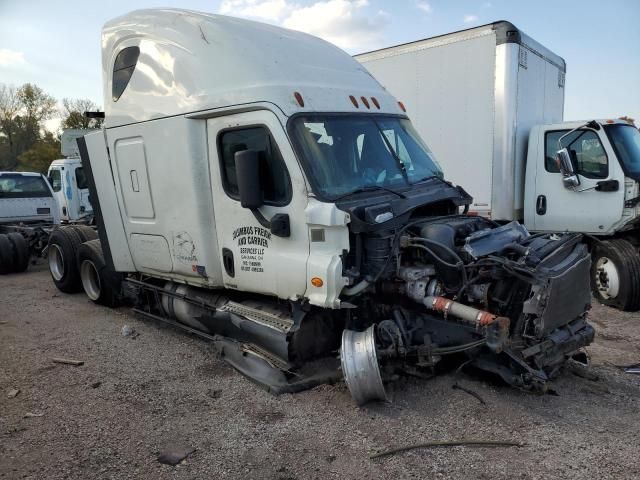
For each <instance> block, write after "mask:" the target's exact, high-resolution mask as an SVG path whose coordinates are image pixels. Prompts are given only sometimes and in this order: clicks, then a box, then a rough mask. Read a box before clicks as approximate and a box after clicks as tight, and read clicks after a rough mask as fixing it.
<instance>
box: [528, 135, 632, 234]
mask: <svg viewBox="0 0 640 480" xmlns="http://www.w3.org/2000/svg"><path fill="white" fill-rule="evenodd" d="M568 131H569V130H550V131H546V132H544V157H543V158H542V160H540V155H538V156H537V158H536V160H537V161H538V164H537V166H536V182H535V197H534V201H535V205H534V206H533V209H534V214H533V217H534V229H535V230H537V231H555V232H563V231H570V232H585V233H592V234H603V233H606V232H607V231H609V230H610V229H611V228H612V227H613V225H614V224H615V223H616V222H618V221H619V220H620V216H621V214H622V208H623V206H624V173H623V172H622V168H621V167H620V165H619V164H618V162H617V161H616V160H615V159H616V156H615V154H614V152H613V151H612V149H611V146H610V144H609V142H608V141H606V140H605V141H603V138H602V137H601V136H600V135H599V133H601V132H602V131H600V132H596V131H594V130H590V129H582V130H578V131H576V132H574V133H572V134H571V135H569V136H567V137H565V138H564V139H563V141H562V143H563V146H564V145H568V144H569V143H570V142H573V143H572V144H571V145H570V147H569V148H570V149H571V150H573V152H574V153H572V156H573V158H574V163H576V165H575V167H576V172H577V174H578V178H579V179H580V185H579V186H577V187H575V188H574V189H570V188H566V187H565V186H564V184H563V182H562V174H561V173H560V171H559V169H558V166H557V164H556V161H555V154H556V151H557V150H558V149H559V147H558V139H559V138H560V137H561V136H562V135H564V134H565V133H567V132H568ZM530 160H532V159H530ZM606 180H618V182H619V187H618V189H617V190H616V191H598V190H596V189H595V188H596V186H597V185H598V184H599V183H600V182H603V181H606Z"/></svg>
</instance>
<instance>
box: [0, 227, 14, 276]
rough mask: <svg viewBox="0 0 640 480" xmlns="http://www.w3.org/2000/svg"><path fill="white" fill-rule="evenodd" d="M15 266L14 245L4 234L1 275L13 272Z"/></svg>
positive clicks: (0, 238) (0, 251)
mask: <svg viewBox="0 0 640 480" xmlns="http://www.w3.org/2000/svg"><path fill="white" fill-rule="evenodd" d="M14 264H15V259H14V253H13V245H12V244H11V241H10V240H9V237H7V236H6V235H5V234H4V233H0V275H4V274H6V273H11V272H13V269H14Z"/></svg>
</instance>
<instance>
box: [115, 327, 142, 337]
mask: <svg viewBox="0 0 640 480" xmlns="http://www.w3.org/2000/svg"><path fill="white" fill-rule="evenodd" d="M120 333H122V336H123V337H131V338H136V337H137V336H138V335H140V334H139V333H138V332H136V329H135V328H133V327H130V326H129V325H125V326H123V327H122V330H121V331H120Z"/></svg>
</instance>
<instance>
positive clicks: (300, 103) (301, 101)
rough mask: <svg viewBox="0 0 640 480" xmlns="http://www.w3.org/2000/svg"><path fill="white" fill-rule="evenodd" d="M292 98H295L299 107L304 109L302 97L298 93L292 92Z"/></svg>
mask: <svg viewBox="0 0 640 480" xmlns="http://www.w3.org/2000/svg"><path fill="white" fill-rule="evenodd" d="M293 96H294V97H296V101H297V102H298V105H300V106H301V107H304V100H303V99H302V95H300V92H293Z"/></svg>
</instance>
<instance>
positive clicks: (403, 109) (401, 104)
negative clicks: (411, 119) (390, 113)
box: [398, 102, 407, 112]
mask: <svg viewBox="0 0 640 480" xmlns="http://www.w3.org/2000/svg"><path fill="white" fill-rule="evenodd" d="M398 105H399V106H400V108H401V109H402V111H403V112H406V111H407V109H406V108H405V107H404V103H402V102H398Z"/></svg>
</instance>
